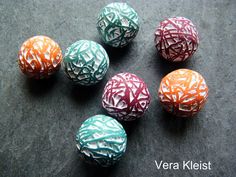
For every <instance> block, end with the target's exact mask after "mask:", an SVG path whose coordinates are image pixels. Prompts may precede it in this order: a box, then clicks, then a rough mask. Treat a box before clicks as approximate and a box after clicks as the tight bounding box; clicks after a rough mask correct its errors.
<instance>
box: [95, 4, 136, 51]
mask: <svg viewBox="0 0 236 177" xmlns="http://www.w3.org/2000/svg"><path fill="white" fill-rule="evenodd" d="M97 29H98V32H99V34H100V35H101V37H102V39H103V41H104V42H105V43H106V44H108V45H110V46H112V47H123V46H126V45H127V44H128V43H129V42H131V41H132V40H133V39H134V38H135V36H136V35H137V33H138V30H139V19H138V14H137V13H136V12H135V10H134V9H133V8H131V7H130V6H129V5H128V4H126V3H120V2H115V3H111V4H108V5H107V6H105V7H104V8H103V9H102V10H101V12H100V14H99V16H98V22H97Z"/></svg>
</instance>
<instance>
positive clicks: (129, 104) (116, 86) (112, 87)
mask: <svg viewBox="0 0 236 177" xmlns="http://www.w3.org/2000/svg"><path fill="white" fill-rule="evenodd" d="M150 99H151V98H150V93H149V91H148V88H147V85H146V84H145V82H144V81H143V80H142V79H141V78H139V77H138V76H136V75H135V74H131V73H119V74H116V75H115V76H113V77H112V78H111V79H110V80H109V81H108V83H107V84H106V86H105V88H104V92H103V96H102V105H103V107H104V108H105V109H106V110H107V112H108V113H109V114H110V115H111V116H114V117H116V118H117V119H118V120H124V121H131V120H135V119H137V118H139V117H141V116H143V114H144V113H145V111H146V110H147V109H148V106H149V104H150Z"/></svg>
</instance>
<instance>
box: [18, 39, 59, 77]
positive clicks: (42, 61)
mask: <svg viewBox="0 0 236 177" xmlns="http://www.w3.org/2000/svg"><path fill="white" fill-rule="evenodd" d="M18 58H19V59H18V64H19V67H20V69H21V71H22V72H23V73H24V74H26V75H27V76H29V77H31V78H34V79H42V78H48V77H49V76H50V75H52V74H53V73H55V71H57V70H58V69H59V68H60V66H61V61H62V52H61V49H60V47H59V45H58V44H57V43H56V42H55V41H53V40H52V39H50V38H49V37H47V36H34V37H32V38H29V39H28V40H27V41H25V42H24V43H23V44H22V46H21V48H20V51H19V54H18Z"/></svg>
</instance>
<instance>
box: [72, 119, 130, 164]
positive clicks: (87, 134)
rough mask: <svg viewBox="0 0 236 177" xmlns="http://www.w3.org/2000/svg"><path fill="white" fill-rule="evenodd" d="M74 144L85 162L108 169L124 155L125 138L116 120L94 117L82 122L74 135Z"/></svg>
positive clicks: (122, 129) (123, 131)
mask: <svg viewBox="0 0 236 177" xmlns="http://www.w3.org/2000/svg"><path fill="white" fill-rule="evenodd" d="M76 143H77V148H78V149H79V151H80V155H82V157H83V158H84V159H85V160H86V161H87V162H89V163H92V164H98V165H101V166H103V167H108V166H111V165H113V164H115V163H116V162H117V161H118V160H119V159H120V158H121V156H122V155H123V154H124V153H125V150H126V144H127V136H126V133H125V130H124V128H123V127H122V125H121V124H120V123H119V122H117V120H115V119H113V118H111V117H109V116H105V115H95V116H92V117H90V118H88V119H87V120H86V121H84V122H83V124H82V125H81V127H80V129H79V131H78V132H77V134H76Z"/></svg>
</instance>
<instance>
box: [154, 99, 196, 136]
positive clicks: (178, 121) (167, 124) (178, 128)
mask: <svg viewBox="0 0 236 177" xmlns="http://www.w3.org/2000/svg"><path fill="white" fill-rule="evenodd" d="M157 101H158V102H159V100H157ZM158 107H159V108H160V109H161V111H160V112H159V113H160V119H158V124H160V125H161V127H163V128H164V130H165V131H167V132H168V133H169V134H171V135H172V136H175V137H176V136H184V135H185V134H186V133H187V130H188V129H189V128H191V127H192V126H193V125H194V122H195V121H197V119H198V118H197V117H196V116H193V117H176V116H174V115H172V114H170V113H168V112H167V111H166V110H164V109H163V108H162V106H161V105H160V103H158Z"/></svg>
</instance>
